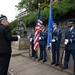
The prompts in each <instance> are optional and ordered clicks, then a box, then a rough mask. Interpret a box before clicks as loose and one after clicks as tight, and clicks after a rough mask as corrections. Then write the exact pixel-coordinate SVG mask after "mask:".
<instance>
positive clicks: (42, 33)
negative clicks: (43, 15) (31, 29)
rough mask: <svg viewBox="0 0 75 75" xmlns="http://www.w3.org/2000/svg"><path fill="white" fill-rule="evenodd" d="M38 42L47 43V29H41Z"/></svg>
mask: <svg viewBox="0 0 75 75" xmlns="http://www.w3.org/2000/svg"><path fill="white" fill-rule="evenodd" d="M39 44H45V45H46V44H47V30H46V29H44V30H41V31H40V35H39Z"/></svg>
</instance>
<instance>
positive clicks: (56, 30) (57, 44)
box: [51, 22, 61, 66]
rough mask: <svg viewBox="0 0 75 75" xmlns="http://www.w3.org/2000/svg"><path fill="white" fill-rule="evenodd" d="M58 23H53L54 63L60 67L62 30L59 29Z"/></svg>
mask: <svg viewBox="0 0 75 75" xmlns="http://www.w3.org/2000/svg"><path fill="white" fill-rule="evenodd" d="M57 25H58V23H56V22H54V23H53V30H52V63H51V65H53V64H55V66H58V65H59V56H60V42H61V29H60V28H58V26H57Z"/></svg>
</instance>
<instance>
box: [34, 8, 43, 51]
mask: <svg viewBox="0 0 75 75" xmlns="http://www.w3.org/2000/svg"><path fill="white" fill-rule="evenodd" d="M41 25H42V19H41V13H40V8H39V9H38V18H37V23H36V27H35V35H34V50H38V47H39V43H38V39H39V31H40V28H41Z"/></svg>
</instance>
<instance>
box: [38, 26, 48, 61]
mask: <svg viewBox="0 0 75 75" xmlns="http://www.w3.org/2000/svg"><path fill="white" fill-rule="evenodd" d="M46 46H47V30H46V29H45V26H44V25H42V26H41V30H40V35H39V47H40V58H39V59H38V60H43V62H46V61H47V53H46Z"/></svg>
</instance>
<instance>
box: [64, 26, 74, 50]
mask: <svg viewBox="0 0 75 75" xmlns="http://www.w3.org/2000/svg"><path fill="white" fill-rule="evenodd" d="M65 39H68V40H69V42H68V44H67V45H66V49H67V50H75V27H73V28H72V30H71V31H70V30H69V29H68V30H67V31H66V32H65ZM70 39H72V42H71V41H70Z"/></svg>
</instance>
